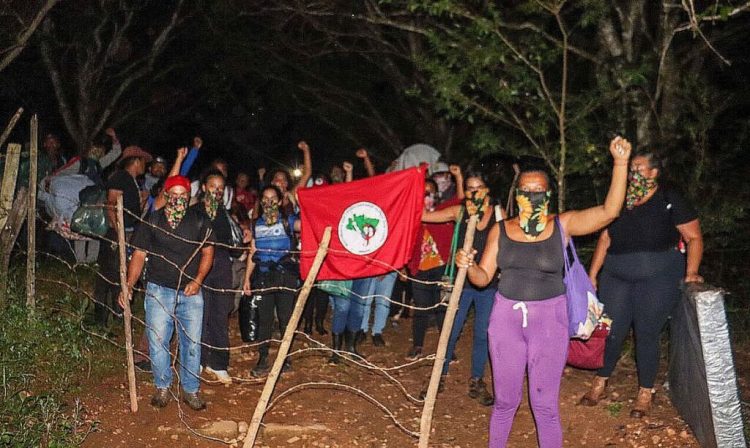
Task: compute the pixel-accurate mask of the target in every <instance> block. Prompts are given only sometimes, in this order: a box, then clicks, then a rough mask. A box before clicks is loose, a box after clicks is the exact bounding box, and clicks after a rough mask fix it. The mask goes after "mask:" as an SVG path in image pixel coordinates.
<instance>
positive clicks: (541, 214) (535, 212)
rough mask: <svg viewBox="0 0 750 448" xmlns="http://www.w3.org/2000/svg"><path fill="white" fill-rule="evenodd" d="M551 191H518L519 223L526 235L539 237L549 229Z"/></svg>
mask: <svg viewBox="0 0 750 448" xmlns="http://www.w3.org/2000/svg"><path fill="white" fill-rule="evenodd" d="M550 197H552V192H551V191H539V192H530V191H521V190H516V203H517V204H518V222H519V225H520V226H521V229H522V230H523V233H525V234H526V235H529V236H532V237H537V236H539V234H540V233H542V232H544V228H545V227H547V215H548V214H549V200H550Z"/></svg>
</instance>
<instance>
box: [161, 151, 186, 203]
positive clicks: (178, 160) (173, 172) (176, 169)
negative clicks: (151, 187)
mask: <svg viewBox="0 0 750 448" xmlns="http://www.w3.org/2000/svg"><path fill="white" fill-rule="evenodd" d="M187 153H188V150H187V148H186V147H184V146H183V147H182V148H179V149H178V150H177V157H175V160H174V164H173V165H172V169H170V170H169V173H168V174H167V179H169V178H170V177H172V176H177V175H180V172H181V170H180V167H181V166H182V165H183V163H184V160H185V157H186V156H187ZM166 203H167V199H166V198H165V197H164V187H162V189H161V190H159V194H157V195H156V197H155V198H154V210H159V209H160V208H162V207H164V205H165V204H166Z"/></svg>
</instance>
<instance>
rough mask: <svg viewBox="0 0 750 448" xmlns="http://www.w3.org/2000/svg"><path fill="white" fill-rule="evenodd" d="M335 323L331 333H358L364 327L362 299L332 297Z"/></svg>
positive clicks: (332, 324) (355, 297) (356, 297)
mask: <svg viewBox="0 0 750 448" xmlns="http://www.w3.org/2000/svg"><path fill="white" fill-rule="evenodd" d="M331 305H332V306H333V322H332V323H331V332H333V333H334V334H341V333H343V332H344V330H349V331H352V332H357V331H358V330H359V329H360V327H361V326H362V311H363V307H362V299H360V298H359V297H358V296H349V297H341V296H333V295H332V296H331Z"/></svg>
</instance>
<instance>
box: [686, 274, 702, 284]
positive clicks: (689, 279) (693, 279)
mask: <svg viewBox="0 0 750 448" xmlns="http://www.w3.org/2000/svg"><path fill="white" fill-rule="evenodd" d="M685 283H703V277H701V276H700V274H697V273H694V274H690V273H688V274H685Z"/></svg>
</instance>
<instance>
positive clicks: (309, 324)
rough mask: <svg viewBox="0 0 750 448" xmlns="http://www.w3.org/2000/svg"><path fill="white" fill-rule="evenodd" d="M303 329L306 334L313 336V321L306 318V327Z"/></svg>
mask: <svg viewBox="0 0 750 448" xmlns="http://www.w3.org/2000/svg"><path fill="white" fill-rule="evenodd" d="M302 331H304V332H305V334H306V335H308V336H312V322H310V321H309V320H308V319H305V328H304V330H302Z"/></svg>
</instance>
